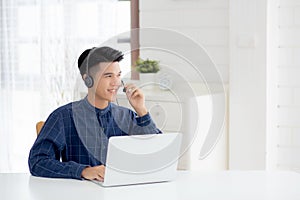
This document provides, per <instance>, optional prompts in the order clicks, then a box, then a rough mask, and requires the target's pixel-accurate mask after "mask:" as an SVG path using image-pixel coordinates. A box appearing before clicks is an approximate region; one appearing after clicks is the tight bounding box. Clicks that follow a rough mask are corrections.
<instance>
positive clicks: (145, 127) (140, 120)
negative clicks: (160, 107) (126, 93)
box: [130, 112, 162, 134]
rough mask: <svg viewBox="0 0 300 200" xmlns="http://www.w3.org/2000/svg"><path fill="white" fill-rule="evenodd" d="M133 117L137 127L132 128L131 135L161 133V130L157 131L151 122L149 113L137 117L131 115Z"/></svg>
mask: <svg viewBox="0 0 300 200" xmlns="http://www.w3.org/2000/svg"><path fill="white" fill-rule="evenodd" d="M133 114H134V117H135V120H134V121H135V123H136V125H137V126H132V130H131V131H130V132H131V133H137V134H159V133H162V132H161V130H159V129H158V128H157V127H156V125H155V123H154V121H153V120H152V118H151V116H150V114H149V112H148V113H147V114H146V115H144V116H142V117H139V116H138V115H137V114H136V113H133Z"/></svg>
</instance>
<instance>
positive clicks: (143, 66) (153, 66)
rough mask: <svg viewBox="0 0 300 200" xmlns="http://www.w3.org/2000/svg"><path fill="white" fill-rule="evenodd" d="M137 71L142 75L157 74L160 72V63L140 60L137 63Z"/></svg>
mask: <svg viewBox="0 0 300 200" xmlns="http://www.w3.org/2000/svg"><path fill="white" fill-rule="evenodd" d="M135 66H136V71H138V72H140V73H156V72H158V71H159V61H157V60H149V59H146V60H143V59H141V58H138V59H137V61H136V63H135Z"/></svg>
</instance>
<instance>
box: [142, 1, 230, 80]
mask: <svg viewBox="0 0 300 200" xmlns="http://www.w3.org/2000/svg"><path fill="white" fill-rule="evenodd" d="M228 23H229V22H228V0H209V1H193V0H192V1H190V0H188V1H187V0H142V1H140V27H141V28H145V27H161V28H167V29H171V30H174V31H179V32H180V33H182V34H185V35H186V36H188V37H191V38H192V39H193V40H195V42H197V43H198V44H200V45H203V46H204V48H205V49H206V50H207V51H208V53H209V55H210V56H211V58H212V60H213V61H214V62H215V64H216V65H217V68H218V70H219V71H220V73H221V76H222V78H223V80H224V81H225V82H228V65H229V57H228V55H229V46H228V25H229V24H228ZM182 48H186V51H187V52H189V47H185V46H184V45H183V44H182Z"/></svg>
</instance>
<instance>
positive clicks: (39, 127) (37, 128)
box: [35, 121, 45, 135]
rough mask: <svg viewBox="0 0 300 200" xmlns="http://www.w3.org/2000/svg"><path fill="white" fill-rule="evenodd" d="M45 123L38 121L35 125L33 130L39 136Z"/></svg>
mask: <svg viewBox="0 0 300 200" xmlns="http://www.w3.org/2000/svg"><path fill="white" fill-rule="evenodd" d="M44 124H45V122H44V121H39V122H38V123H36V125H35V128H36V134H37V135H39V134H40V132H41V129H42V128H43V126H44Z"/></svg>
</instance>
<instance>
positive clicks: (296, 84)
mask: <svg viewBox="0 0 300 200" xmlns="http://www.w3.org/2000/svg"><path fill="white" fill-rule="evenodd" d="M273 3H274V4H276V7H275V6H274V8H273V10H272V12H273V16H270V17H273V18H275V19H274V20H273V21H272V22H273V29H272V33H275V34H274V35H275V38H274V39H273V41H272V42H273V45H272V46H270V51H272V52H273V54H274V56H273V57H272V58H273V59H272V62H273V65H270V66H269V70H270V72H271V73H272V74H274V76H275V77H274V78H273V79H272V82H271V83H272V84H270V95H271V96H272V97H274V98H273V101H271V100H272V99H270V101H271V104H272V105H273V115H275V116H276V117H274V118H273V119H272V121H270V124H269V127H270V129H269V130H270V131H269V135H268V138H269V139H270V140H271V142H270V145H269V148H270V153H269V159H268V168H270V169H292V170H294V169H298V170H299V169H300V159H299V154H300V148H299V147H300V127H299V124H300V120H299V119H300V79H299V77H300V1H298V0H284V1H283V0H273ZM270 35H271V33H270ZM274 35H273V36H272V37H274ZM270 43H271V42H270ZM270 62H271V61H270Z"/></svg>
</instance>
